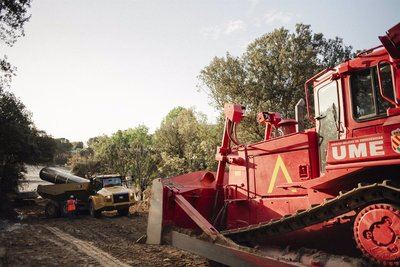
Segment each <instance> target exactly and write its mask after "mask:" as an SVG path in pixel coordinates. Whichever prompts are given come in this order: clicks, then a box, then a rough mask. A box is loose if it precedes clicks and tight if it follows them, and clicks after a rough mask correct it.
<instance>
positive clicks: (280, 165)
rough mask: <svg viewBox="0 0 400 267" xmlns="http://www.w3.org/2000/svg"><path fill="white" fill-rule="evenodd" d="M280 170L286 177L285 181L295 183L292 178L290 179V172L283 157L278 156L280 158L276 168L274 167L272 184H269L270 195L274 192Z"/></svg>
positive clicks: (294, 190)
mask: <svg viewBox="0 0 400 267" xmlns="http://www.w3.org/2000/svg"><path fill="white" fill-rule="evenodd" d="M279 170H281V171H282V173H283V176H284V177H285V179H286V181H287V182H288V183H292V182H293V181H292V178H291V177H290V174H289V172H288V171H287V169H286V166H285V163H283V160H282V158H281V156H280V155H278V158H277V159H276V163H275V167H274V172H273V173H272V178H271V182H270V183H269V187H268V193H272V190H274V187H275V183H276V178H277V177H278V172H279ZM292 192H296V189H293V190H292Z"/></svg>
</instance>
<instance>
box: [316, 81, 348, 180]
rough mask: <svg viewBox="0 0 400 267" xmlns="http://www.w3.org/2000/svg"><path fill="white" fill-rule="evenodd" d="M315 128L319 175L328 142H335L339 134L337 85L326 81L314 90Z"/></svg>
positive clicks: (339, 112) (338, 93) (324, 165)
mask: <svg viewBox="0 0 400 267" xmlns="http://www.w3.org/2000/svg"><path fill="white" fill-rule="evenodd" d="M314 92H315V113H316V117H315V119H316V127H317V131H318V135H319V142H318V145H319V163H320V165H319V166H320V171H321V173H324V172H325V168H326V155H327V148H328V142H329V141H332V140H337V139H338V138H339V132H340V128H341V125H340V114H341V111H340V101H339V96H340V92H339V83H338V81H337V80H334V81H328V82H326V83H324V84H322V85H319V86H318V87H316V88H315V91H314Z"/></svg>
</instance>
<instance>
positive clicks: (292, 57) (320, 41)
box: [199, 24, 352, 141]
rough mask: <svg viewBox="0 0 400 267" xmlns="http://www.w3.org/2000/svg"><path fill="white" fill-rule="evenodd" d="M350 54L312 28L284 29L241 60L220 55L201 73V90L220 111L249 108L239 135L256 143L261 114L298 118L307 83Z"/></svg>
mask: <svg viewBox="0 0 400 267" xmlns="http://www.w3.org/2000/svg"><path fill="white" fill-rule="evenodd" d="M351 56H352V47H351V46H346V45H344V44H343V40H342V39H341V38H339V37H336V38H334V39H327V38H325V37H324V36H323V34H322V33H313V32H312V30H311V27H310V25H304V24H297V25H296V29H295V31H294V32H290V31H289V30H287V29H285V28H279V29H276V30H274V31H272V32H270V33H267V34H265V35H263V36H261V37H260V38H257V39H256V40H254V41H253V42H252V43H250V44H249V45H248V47H247V49H246V51H245V53H244V54H243V55H241V56H240V57H234V56H232V55H230V54H229V53H227V54H226V55H225V57H215V58H214V59H213V60H212V61H211V62H210V64H209V65H208V66H206V67H205V68H204V69H203V70H202V71H201V72H200V75H199V80H200V82H201V83H200V85H199V86H200V88H205V89H206V90H207V92H208V93H209V95H210V97H211V99H212V103H213V105H214V106H215V107H216V108H217V109H219V110H222V108H223V105H224V103H238V104H242V105H244V106H246V108H247V112H248V116H247V118H246V119H245V120H244V121H243V123H242V125H241V127H240V131H239V137H242V138H243V139H244V140H245V141H256V140H260V138H262V136H263V133H264V130H263V127H260V126H259V125H258V124H257V122H256V119H255V118H256V113H257V112H259V111H277V112H280V113H281V114H282V116H283V117H286V118H290V117H292V118H293V117H294V106H295V104H296V102H297V101H298V100H299V99H300V98H303V97H304V90H303V86H304V83H305V81H306V80H307V79H309V78H310V77H312V76H313V75H314V74H316V73H317V72H318V71H320V70H322V69H324V68H326V67H333V66H335V65H337V64H339V63H340V62H342V61H343V60H345V59H347V58H350V57H351Z"/></svg>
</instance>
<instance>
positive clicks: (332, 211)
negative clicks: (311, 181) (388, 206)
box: [221, 180, 400, 242]
mask: <svg viewBox="0 0 400 267" xmlns="http://www.w3.org/2000/svg"><path fill="white" fill-rule="evenodd" d="M377 202H391V203H400V188H399V187H398V186H394V185H392V184H391V183H390V181H388V180H385V181H383V182H382V183H374V184H367V185H363V184H358V187H356V188H354V189H352V190H350V191H348V192H345V193H344V192H339V195H338V196H336V197H335V198H331V199H325V200H324V202H323V203H322V204H319V205H316V206H312V207H310V208H309V209H307V210H299V211H297V212H296V213H295V214H293V215H288V216H283V217H282V218H280V219H278V220H272V221H269V222H266V223H260V224H255V225H250V226H247V227H241V228H237V229H232V230H226V231H222V232H221V233H222V234H223V235H224V236H227V237H229V238H231V239H233V240H234V241H236V242H245V241H251V240H253V241H254V240H257V241H259V240H265V237H266V236H268V235H269V236H271V235H280V234H285V233H288V232H292V231H296V230H299V229H302V228H305V227H308V226H312V225H314V224H318V223H322V222H324V221H327V220H330V219H333V218H335V217H337V216H341V215H343V214H346V213H348V212H350V211H354V210H355V211H356V210H358V209H361V208H364V207H365V206H367V205H369V204H372V203H377Z"/></svg>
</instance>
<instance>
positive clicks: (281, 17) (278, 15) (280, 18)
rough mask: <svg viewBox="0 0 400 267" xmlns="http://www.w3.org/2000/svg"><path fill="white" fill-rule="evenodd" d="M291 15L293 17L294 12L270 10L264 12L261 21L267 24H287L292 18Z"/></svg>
mask: <svg viewBox="0 0 400 267" xmlns="http://www.w3.org/2000/svg"><path fill="white" fill-rule="evenodd" d="M292 17H294V14H293V13H290V12H283V11H277V10H271V11H268V12H266V13H265V14H264V19H263V21H264V22H265V23H266V24H269V25H271V24H288V23H289V22H290V21H291V20H292Z"/></svg>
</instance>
